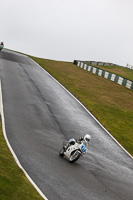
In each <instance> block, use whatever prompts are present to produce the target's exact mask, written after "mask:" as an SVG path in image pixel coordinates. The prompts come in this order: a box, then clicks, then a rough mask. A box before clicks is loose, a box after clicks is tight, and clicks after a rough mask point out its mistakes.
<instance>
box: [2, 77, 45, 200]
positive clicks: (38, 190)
mask: <svg viewBox="0 0 133 200" xmlns="http://www.w3.org/2000/svg"><path fill="white" fill-rule="evenodd" d="M0 114H1V121H2V130H3V135H4V138H5V140H6V143H7V146H8V148H9V150H10V151H11V153H12V155H13V157H14V159H15V161H16V163H17V165H18V166H19V168H21V169H22V171H23V172H24V174H25V176H26V177H27V178H28V180H29V181H30V183H31V184H32V185H33V186H34V188H35V189H36V190H37V192H38V193H39V194H40V196H41V197H42V198H43V199H45V200H48V199H47V197H46V196H45V195H44V194H43V192H42V191H41V190H40V189H39V187H38V186H37V185H36V184H35V182H34V181H33V180H32V179H31V177H30V176H29V175H28V173H27V172H26V171H25V169H24V168H23V167H22V165H21V164H20V162H19V159H18V158H17V156H16V154H15V152H14V151H13V149H12V147H11V145H10V143H9V141H8V138H7V134H6V128H5V118H4V109H3V98H2V84H1V79H0Z"/></svg>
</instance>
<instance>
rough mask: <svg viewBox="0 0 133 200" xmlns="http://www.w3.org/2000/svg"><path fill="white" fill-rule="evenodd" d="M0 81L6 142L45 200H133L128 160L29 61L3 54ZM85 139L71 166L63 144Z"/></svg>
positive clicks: (132, 172) (132, 169)
mask: <svg viewBox="0 0 133 200" xmlns="http://www.w3.org/2000/svg"><path fill="white" fill-rule="evenodd" d="M0 78H1V81H2V93H3V104H4V115H5V127H6V133H7V137H8V140H9V142H10V144H11V146H12V148H13V150H14V152H15V153H16V155H17V157H18V159H19V161H20V163H21V165H22V166H23V167H24V169H25V170H26V172H27V173H28V174H29V175H30V177H31V178H32V179H33V181H34V182H35V183H36V184H37V185H38V187H39V188H40V189H41V190H42V192H43V193H44V194H45V196H46V197H47V198H48V199H49V200H59V199H61V200H68V199H69V200H81V199H84V200H125V199H127V200H133V160H132V158H130V157H129V156H128V155H127V154H126V153H125V152H124V151H123V150H122V149H121V148H120V147H119V145H117V144H116V142H115V141H114V140H113V139H112V138H111V137H110V136H109V135H108V134H107V133H106V132H105V130H103V129H102V128H101V126H100V125H99V124H98V123H97V122H96V121H95V120H94V119H93V118H92V117H91V116H90V115H89V113H88V112H87V111H86V110H85V109H84V108H83V107H82V106H81V104H79V103H78V102H77V101H76V100H75V99H74V98H73V97H72V96H71V95H70V94H69V93H67V92H66V90H64V89H63V88H62V87H61V86H60V85H59V84H58V83H57V82H56V81H55V80H53V79H52V78H51V76H50V75H49V74H47V73H46V72H45V71H44V70H42V69H41V68H39V67H38V66H37V65H36V63H35V62H33V61H32V60H31V59H30V58H28V57H26V56H24V55H20V54H17V53H13V52H11V51H8V50H5V49H3V51H1V52H0ZM86 133H89V134H90V135H91V137H92V140H91V142H90V145H89V152H88V154H86V155H85V156H84V157H81V159H79V160H78V161H77V162H76V163H74V164H70V163H69V162H68V160H67V159H65V158H61V157H60V156H59V155H58V152H59V150H60V148H61V147H62V143H63V141H67V140H69V139H70V138H72V137H74V138H79V137H80V136H83V135H84V134H86Z"/></svg>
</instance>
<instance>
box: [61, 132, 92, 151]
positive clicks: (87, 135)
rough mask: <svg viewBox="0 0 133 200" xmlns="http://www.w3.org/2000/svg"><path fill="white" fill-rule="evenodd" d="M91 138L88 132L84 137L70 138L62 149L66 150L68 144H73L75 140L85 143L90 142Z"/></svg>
mask: <svg viewBox="0 0 133 200" xmlns="http://www.w3.org/2000/svg"><path fill="white" fill-rule="evenodd" d="M90 140H91V136H90V135H89V134H86V135H85V136H84V137H80V138H79V139H74V138H71V139H70V140H69V141H68V143H67V144H66V145H65V146H64V150H65V151H66V150H67V148H68V147H69V146H70V145H74V144H75V142H77V143H79V144H81V143H82V142H83V141H85V142H87V144H88V143H89V142H90Z"/></svg>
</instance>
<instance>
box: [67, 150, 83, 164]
mask: <svg viewBox="0 0 133 200" xmlns="http://www.w3.org/2000/svg"><path fill="white" fill-rule="evenodd" d="M80 155H81V154H80V152H79V151H76V152H73V153H72V154H71V157H70V158H69V162H70V163H73V162H76V161H77V160H78V159H79V158H80Z"/></svg>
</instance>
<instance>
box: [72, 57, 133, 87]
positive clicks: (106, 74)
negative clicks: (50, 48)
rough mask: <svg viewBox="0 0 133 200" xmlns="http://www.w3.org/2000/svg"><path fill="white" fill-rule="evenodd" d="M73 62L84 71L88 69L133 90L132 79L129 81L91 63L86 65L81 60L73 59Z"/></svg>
mask: <svg viewBox="0 0 133 200" xmlns="http://www.w3.org/2000/svg"><path fill="white" fill-rule="evenodd" d="M74 64H75V65H77V66H78V67H80V68H82V69H84V70H86V71H89V72H92V73H93V74H96V75H99V76H102V77H104V78H106V79H109V80H111V81H114V82H116V83H118V84H119V85H123V86H125V87H127V88H128V89H131V90H133V81H130V80H128V79H126V78H123V77H120V76H118V75H116V74H113V73H111V72H107V71H104V70H102V69H100V68H98V67H93V66H91V65H87V64H85V63H83V62H81V61H77V60H74Z"/></svg>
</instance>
